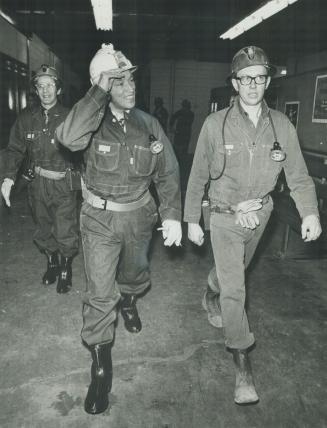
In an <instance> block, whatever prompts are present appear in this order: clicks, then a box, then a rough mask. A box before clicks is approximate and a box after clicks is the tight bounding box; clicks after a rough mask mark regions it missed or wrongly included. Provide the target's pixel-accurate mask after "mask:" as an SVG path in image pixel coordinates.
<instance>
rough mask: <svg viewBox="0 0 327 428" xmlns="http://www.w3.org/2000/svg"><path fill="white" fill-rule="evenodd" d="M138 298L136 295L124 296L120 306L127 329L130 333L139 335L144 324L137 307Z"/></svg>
mask: <svg viewBox="0 0 327 428" xmlns="http://www.w3.org/2000/svg"><path fill="white" fill-rule="evenodd" d="M136 300H137V297H136V296H135V294H123V293H122V301H121V304H120V311H121V314H122V317H123V318H124V322H125V328H126V330H127V331H129V332H130V333H139V332H140V331H141V330H142V323H141V320H140V317H139V314H138V312H137V307H136Z"/></svg>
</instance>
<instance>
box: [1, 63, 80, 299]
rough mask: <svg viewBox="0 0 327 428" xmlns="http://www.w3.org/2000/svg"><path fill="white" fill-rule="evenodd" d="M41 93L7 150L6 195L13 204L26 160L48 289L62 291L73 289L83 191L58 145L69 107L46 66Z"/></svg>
mask: <svg viewBox="0 0 327 428" xmlns="http://www.w3.org/2000/svg"><path fill="white" fill-rule="evenodd" d="M32 84H33V87H34V89H35V91H36V94H37V102H35V99H34V100H33V101H32V103H30V104H29V105H28V106H27V107H26V108H25V109H24V110H23V111H22V113H21V114H20V115H19V116H18V118H17V120H16V122H15V123H14V125H13V127H12V129H11V132H10V138H9V144H8V148H7V150H6V160H7V163H6V170H5V173H4V176H5V179H4V181H3V183H2V186H1V193H2V196H3V197H4V199H5V201H6V204H7V205H8V206H10V193H11V189H12V186H13V185H14V184H15V182H16V179H17V177H16V176H17V173H18V171H19V168H20V166H21V165H22V163H23V161H24V159H25V160H27V162H26V169H25V171H24V173H23V177H24V178H25V179H26V180H28V181H29V182H30V183H29V187H28V196H29V202H30V206H31V208H32V213H33V218H34V220H35V222H36V231H35V234H34V242H35V244H36V245H37V247H38V248H39V249H40V251H41V252H43V253H44V254H45V255H46V257H47V260H48V267H47V270H46V272H45V274H44V275H43V278H42V282H43V284H44V285H49V284H52V283H54V282H55V281H56V279H57V277H58V283H57V292H58V293H67V291H69V289H70V287H71V286H72V267H71V264H72V259H73V257H74V256H75V255H76V253H77V251H78V226H77V192H76V191H75V190H72V188H71V187H70V186H69V184H68V182H67V174H68V173H69V172H68V171H70V170H71V169H73V165H74V158H75V156H72V154H71V153H70V152H69V151H68V150H59V149H58V147H57V145H56V144H55V130H56V128H57V126H58V125H59V124H60V123H61V122H62V121H63V120H64V119H65V117H66V115H67V113H68V109H67V108H65V107H64V106H62V105H61V104H60V103H59V101H58V95H59V94H60V92H61V81H60V79H59V76H58V73H57V70H56V69H55V68H53V67H50V66H49V65H45V64H44V65H42V66H41V67H40V68H39V70H38V71H37V72H36V74H35V76H34V77H33V79H32Z"/></svg>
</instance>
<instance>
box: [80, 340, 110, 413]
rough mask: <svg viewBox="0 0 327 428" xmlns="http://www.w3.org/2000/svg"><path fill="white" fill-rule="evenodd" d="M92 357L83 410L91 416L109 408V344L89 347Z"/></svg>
mask: <svg viewBox="0 0 327 428" xmlns="http://www.w3.org/2000/svg"><path fill="white" fill-rule="evenodd" d="M90 349H91V355H92V360H93V362H92V366H91V383H90V386H89V389H88V391H87V395H86V398H85V402H84V409H85V411H86V412H87V413H90V414H91V415H96V414H98V413H102V412H104V411H105V410H106V409H107V408H108V406H109V399H108V394H109V392H110V390H111V385H112V360H111V343H105V344H104V345H94V346H91V347H90Z"/></svg>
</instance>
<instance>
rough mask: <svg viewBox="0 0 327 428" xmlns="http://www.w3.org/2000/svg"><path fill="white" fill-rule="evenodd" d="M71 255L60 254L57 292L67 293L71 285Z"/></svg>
mask: <svg viewBox="0 0 327 428" xmlns="http://www.w3.org/2000/svg"><path fill="white" fill-rule="evenodd" d="M72 261H73V258H72V257H64V256H61V263H60V272H59V277H58V282H57V293H59V294H64V293H67V292H68V291H69V290H70V289H71V287H72Z"/></svg>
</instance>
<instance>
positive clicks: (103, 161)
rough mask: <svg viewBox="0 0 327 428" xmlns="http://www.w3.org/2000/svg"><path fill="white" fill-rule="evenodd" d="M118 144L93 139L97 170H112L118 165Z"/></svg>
mask: <svg viewBox="0 0 327 428" xmlns="http://www.w3.org/2000/svg"><path fill="white" fill-rule="evenodd" d="M119 156H120V144H119V143H112V142H108V141H105V140H98V139H94V159H95V167H96V168H97V169H98V170H99V171H104V172H105V171H114V170H115V169H117V167H118V163H119Z"/></svg>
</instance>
